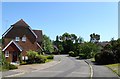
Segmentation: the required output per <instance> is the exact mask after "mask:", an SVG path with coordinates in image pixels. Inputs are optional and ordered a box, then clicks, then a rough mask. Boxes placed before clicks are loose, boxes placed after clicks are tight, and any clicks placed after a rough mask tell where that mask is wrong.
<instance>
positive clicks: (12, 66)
mask: <svg viewBox="0 0 120 79" xmlns="http://www.w3.org/2000/svg"><path fill="white" fill-rule="evenodd" d="M9 69H10V70H12V69H18V67H17V66H16V65H13V64H9Z"/></svg>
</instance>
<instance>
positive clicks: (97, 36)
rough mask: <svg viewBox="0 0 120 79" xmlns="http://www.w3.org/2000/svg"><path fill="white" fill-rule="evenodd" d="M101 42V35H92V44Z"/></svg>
mask: <svg viewBox="0 0 120 79" xmlns="http://www.w3.org/2000/svg"><path fill="white" fill-rule="evenodd" d="M99 40H100V35H99V34H95V33H93V34H90V42H93V43H96V42H99Z"/></svg>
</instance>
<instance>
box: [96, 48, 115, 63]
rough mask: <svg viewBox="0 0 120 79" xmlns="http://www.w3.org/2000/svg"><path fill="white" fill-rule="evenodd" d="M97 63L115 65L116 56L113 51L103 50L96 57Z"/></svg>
mask: <svg viewBox="0 0 120 79" xmlns="http://www.w3.org/2000/svg"><path fill="white" fill-rule="evenodd" d="M95 62H96V63H97V64H111V63H114V54H113V52H112V51H109V50H103V51H102V52H101V53H97V54H96V55H95Z"/></svg>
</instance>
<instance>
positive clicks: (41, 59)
mask: <svg viewBox="0 0 120 79" xmlns="http://www.w3.org/2000/svg"><path fill="white" fill-rule="evenodd" d="M27 55H28V61H27V63H30V64H32V63H45V61H46V60H47V57H46V56H44V55H39V54H38V53H37V52H35V51H31V50H30V51H27Z"/></svg>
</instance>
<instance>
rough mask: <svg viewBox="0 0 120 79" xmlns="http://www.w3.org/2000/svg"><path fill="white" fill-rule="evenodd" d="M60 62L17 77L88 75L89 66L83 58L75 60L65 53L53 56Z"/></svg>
mask: <svg viewBox="0 0 120 79" xmlns="http://www.w3.org/2000/svg"><path fill="white" fill-rule="evenodd" d="M55 60H60V61H61V63H59V64H57V65H55V66H52V67H49V68H47V69H43V70H39V69H38V70H35V71H33V72H31V73H28V74H24V75H20V76H19V77H89V76H90V68H89V66H88V65H87V63H86V62H84V60H76V59H75V58H73V57H68V56H67V55H60V56H58V55H57V56H55Z"/></svg>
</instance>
